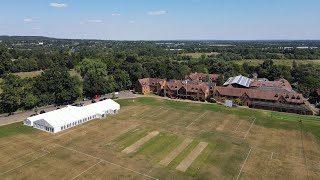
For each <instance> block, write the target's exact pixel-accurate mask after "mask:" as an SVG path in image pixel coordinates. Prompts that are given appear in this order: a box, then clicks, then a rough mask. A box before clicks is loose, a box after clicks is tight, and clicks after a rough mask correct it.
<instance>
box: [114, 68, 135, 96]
mask: <svg viewBox="0 0 320 180" xmlns="http://www.w3.org/2000/svg"><path fill="white" fill-rule="evenodd" d="M113 77H114V80H115V90H116V91H120V90H125V89H127V88H130V87H131V86H132V82H131V80H130V76H129V74H128V73H127V72H126V71H123V70H120V69H117V70H116V71H115V72H114V74H113Z"/></svg>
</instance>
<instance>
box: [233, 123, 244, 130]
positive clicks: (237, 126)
mask: <svg viewBox="0 0 320 180" xmlns="http://www.w3.org/2000/svg"><path fill="white" fill-rule="evenodd" d="M242 122H243V120H241V121H240V123H239V125H238V126H237V128H236V129H235V130H234V131H233V132H237V131H238V128H239V127H240V125H241V124H242Z"/></svg>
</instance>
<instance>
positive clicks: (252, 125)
mask: <svg viewBox="0 0 320 180" xmlns="http://www.w3.org/2000/svg"><path fill="white" fill-rule="evenodd" d="M255 121H256V118H254V120H253V122H252V123H251V126H250V128H249V129H248V131H247V133H246V135H245V136H244V137H243V139H245V138H247V136H248V134H249V132H250V129H251V128H252V126H253V124H254V122H255Z"/></svg>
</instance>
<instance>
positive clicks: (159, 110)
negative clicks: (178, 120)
mask: <svg viewBox="0 0 320 180" xmlns="http://www.w3.org/2000/svg"><path fill="white" fill-rule="evenodd" d="M162 108H163V107H162ZM162 108H159V109H157V110H155V111H153V112H150V113H148V114H147V115H144V116H142V117H140V119H143V118H145V117H147V116H148V115H150V114H154V113H156V112H158V111H160V110H161V109H162Z"/></svg>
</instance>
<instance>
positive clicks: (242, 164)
mask: <svg viewBox="0 0 320 180" xmlns="http://www.w3.org/2000/svg"><path fill="white" fill-rule="evenodd" d="M251 150H252V148H250V150H249V152H248V155H247V158H246V159H245V160H244V162H243V164H242V167H241V169H240V172H239V174H238V176H237V178H236V180H238V179H239V177H240V175H241V172H242V169H243V168H244V165H245V164H246V162H247V160H248V158H249V156H250V153H251Z"/></svg>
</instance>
